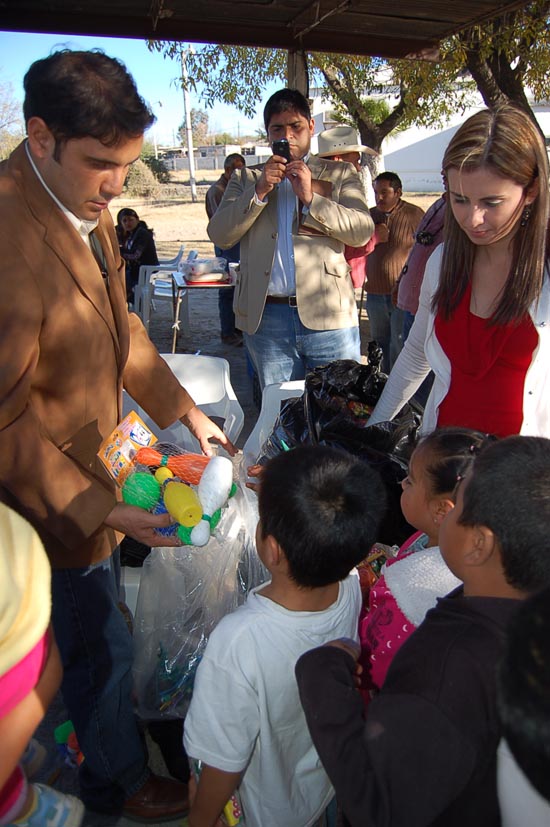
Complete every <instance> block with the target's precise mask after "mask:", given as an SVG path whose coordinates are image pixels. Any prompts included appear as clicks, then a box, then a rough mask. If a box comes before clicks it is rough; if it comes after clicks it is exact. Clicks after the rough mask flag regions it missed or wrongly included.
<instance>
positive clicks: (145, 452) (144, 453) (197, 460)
mask: <svg viewBox="0 0 550 827" xmlns="http://www.w3.org/2000/svg"><path fill="white" fill-rule="evenodd" d="M134 462H137V463H139V464H140V465H149V466H153V467H157V468H158V467H160V466H166V468H169V469H170V471H173V472H174V474H175V475H176V477H179V478H180V480H183V482H188V483H191V485H198V484H199V481H200V478H201V477H202V473H203V471H204V469H205V468H206V466H207V465H208V463H209V462H210V457H205V456H203V455H202V454H161V453H160V452H159V451H155V449H154V448H140V449H139V451H138V452H137V454H136V455H135V457H134Z"/></svg>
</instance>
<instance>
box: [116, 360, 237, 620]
mask: <svg viewBox="0 0 550 827" xmlns="http://www.w3.org/2000/svg"><path fill="white" fill-rule="evenodd" d="M161 356H162V358H163V359H164V360H165V361H166V362H167V363H168V365H169V366H170V368H171V370H172V372H173V373H174V374H175V375H176V377H177V378H178V380H179V381H180V382H181V384H182V385H183V386H184V387H185V389H186V390H187V391H188V392H189V393H190V394H191V396H192V397H193V399H194V400H195V402H196V404H197V405H198V406H199V408H200V409H201V410H202V411H204V412H205V414H207V415H208V416H214V417H219V418H223V420H224V425H223V431H224V433H225V434H227V436H228V437H229V439H230V440H231V442H233V443H234V442H235V441H236V440H237V439H238V437H239V434H240V433H241V431H242V428H243V424H244V412H243V409H242V408H241V405H240V403H239V400H238V399H237V397H236V395H235V391H234V390H233V387H232V385H231V380H230V374H229V362H228V361H227V360H226V359H221V358H219V357H217V356H195V355H193V354H188V353H176V354H174V353H161ZM130 411H136V413H138V414H139V415H140V416H141V418H142V419H143V420H144V422H145V423H146V425H147V426H148V427H149V428H150V429H151V431H153V433H154V434H155V436H156V437H158V439H159V440H160V441H161V442H175V443H177V444H178V445H181V446H182V447H184V448H185V449H186V450H187V451H194V452H196V453H200V446H199V443H198V440H196V439H195V437H193V436H191V434H190V433H189V431H188V430H187V428H186V427H185V426H184V425H182V423H181V422H178V423H176V424H175V425H172V426H171V427H170V428H165V429H164V430H161V429H160V428H158V426H157V425H155V423H154V422H153V421H152V420H151V419H150V418H149V416H148V415H147V414H146V413H145V411H144V410H143V409H142V408H140V407H139V405H138V404H137V403H136V402H134V400H133V399H132V397H131V396H130V395H129V394H127V393H126V392H124V398H123V415H124V416H126V414H128V413H129V412H130ZM219 451H220V453H222V454H225V452H224V450H223V448H220V449H219ZM140 576H141V569H140V568H130V567H127V566H123V567H122V569H121V597H122V599H124V600H125V602H126V604H127V606H128V607H129V608H130V610H131V612H132V614H135V610H136V604H137V596H138V591H139V582H140Z"/></svg>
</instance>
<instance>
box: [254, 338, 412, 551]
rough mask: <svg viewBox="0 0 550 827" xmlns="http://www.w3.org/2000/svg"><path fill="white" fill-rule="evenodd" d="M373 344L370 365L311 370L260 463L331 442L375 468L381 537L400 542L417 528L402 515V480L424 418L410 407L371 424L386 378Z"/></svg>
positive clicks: (344, 361) (390, 542)
mask: <svg viewBox="0 0 550 827" xmlns="http://www.w3.org/2000/svg"><path fill="white" fill-rule="evenodd" d="M371 345H372V347H369V363H368V364H366V365H363V364H360V363H358V362H355V361H353V360H351V359H341V360H337V361H334V362H331V363H329V364H328V365H325V366H323V367H319V368H315V369H314V370H312V371H310V372H309V373H308V374H307V376H306V381H305V391H304V394H303V396H302V397H300V398H296V399H291V400H288V402H287V403H285V404H284V405H283V406H282V408H281V413H280V416H279V417H278V419H277V421H276V423H275V425H274V428H273V432H272V434H271V435H270V437H269V438H268V439H267V440H266V442H265V443H264V445H263V446H262V451H261V455H260V458H259V460H258V462H259V463H260V464H261V463H263V462H266V461H267V460H268V459H270V458H271V457H273V456H275V455H276V454H278V453H280V452H281V451H285V450H289V449H291V448H293V447H295V446H296V445H300V444H309V445H312V444H313V445H316V444H318V445H330V446H332V447H335V448H340V449H341V450H345V451H348V452H349V453H351V454H353V455H354V456H357V457H359V458H360V459H362V460H364V461H365V462H367V463H368V464H369V465H370V466H371V467H373V468H376V470H377V471H378V472H379V473H380V476H381V477H382V480H383V482H384V485H385V487H386V491H387V497H388V509H387V513H386V517H385V519H384V521H383V523H382V525H381V528H380V532H379V536H378V538H377V539H378V540H379V542H381V543H385V544H388V545H394V544H398V545H400V544H401V543H402V542H404V540H406V539H407V537H409V536H410V535H411V534H412V533H413V531H414V529H413V528H412V527H411V526H410V525H409V524H408V523H407V522H406V520H405V519H404V517H403V515H402V513H401V506H400V499H401V480H402V479H403V478H404V477H405V476H406V474H407V468H408V461H409V457H410V455H411V453H412V451H413V449H414V446H415V443H416V439H417V431H418V428H419V426H420V422H421V417H420V415H419V414H418V413H417V412H416V411H415V410H414V409H413V408H412V407H411V406H409V405H406V406H405V407H404V408H403V410H402V411H401V412H400V413H399V415H398V416H397V417H396V418H395V419H394V420H393V421H391V422H382V423H379V424H378V425H369V424H368V418H369V416H370V413H371V412H372V409H373V408H374V406H375V405H376V402H377V401H378V399H379V398H380V394H381V393H382V390H383V388H384V385H385V382H386V379H387V377H386V375H385V374H384V373H382V372H381V370H380V362H381V351H380V348H378V346H377V345H376V343H371Z"/></svg>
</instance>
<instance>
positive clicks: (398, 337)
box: [367, 293, 403, 373]
mask: <svg viewBox="0 0 550 827" xmlns="http://www.w3.org/2000/svg"><path fill="white" fill-rule="evenodd" d="M367 314H368V317H369V322H370V337H371V339H375V340H376V341H377V342H378V344H379V345H380V347H381V348H382V353H383V360H382V370H383V371H384V373H389V372H390V370H391V369H392V367H393V365H394V362H395V360H396V359H397V357H398V356H399V353H400V351H401V348H402V347H403V311H402V310H400V309H399V308H398V307H396V306H395V305H394V304H393V302H392V300H391V296H390V295H376V294H375V293H367Z"/></svg>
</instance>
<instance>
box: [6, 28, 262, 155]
mask: <svg viewBox="0 0 550 827" xmlns="http://www.w3.org/2000/svg"><path fill="white" fill-rule="evenodd" d="M56 46H58V47H59V46H64V47H66V48H69V49H94V48H99V49H103V51H104V52H106V54H108V55H112V56H113V57H117V58H119V59H120V60H122V61H123V62H124V63H125V64H126V66H127V67H128V69H129V71H130V72H131V74H132V75H133V76H134V78H135V81H136V83H137V87H138V89H139V92H140V94H141V95H142V96H143V97H144V98H145V100H147V101H148V102H149V104H150V105H151V108H152V109H153V111H154V113H155V115H156V116H157V122H156V124H155V126H154V127H153V131H154V132H155V137H156V140H157V142H158V143H159V144H171V143H172V140H173V136H174V134H175V132H176V130H177V129H178V127H179V125H180V124H181V123H182V121H183V93H182V91H181V89H179V88H178V87H177V86H176V85H175V83H174V81H175V79H176V78H177V77H178V76H179V71H180V70H179V63H178V62H177V61H173V60H168V59H166V58H164V57H163V56H162V55H161V54H160V53H158V52H150V51H149V50H148V49H147V45H146V43H145V41H144V40H130V39H123V38H114V37H77V36H75V35H55V34H26V33H20V32H5V31H4V32H0V79H1V81H2V82H4V83H11V85H12V88H13V94H14V97H15V98H16V99H18V100H22V99H23V77H24V75H25V72H26V71H27V69H28V68H29V66H30V64H31V63H32V62H33V61H35V60H38V59H39V58H42V57H46V55H48V54H49V53H50V51H51V50H52V49H53V48H54V47H56ZM190 99H191V107H197V108H201V109H205V110H206V111H207V113H208V118H209V129H210V131H211V132H230V133H231V134H234V135H237V134H239V135H244V134H246V133H248V134H254V133H255V131H256V129H257V128H258V127H259V126H260V125H261V122H262V119H261V107H260V108H259V109H258V117H256V118H255V119H253V120H248V119H247V118H245V116H244V115H243V114H242V112H239V111H238V110H237V109H235V108H234V107H231V106H226V105H225V104H216V107H215V108H214V109H206V107H205V106H204V104H203V103H201V101H200V99H199V98H198V97H197V96H196V95H193V94H192V93H190ZM149 137H151V139H153V135H150V136H149Z"/></svg>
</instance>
